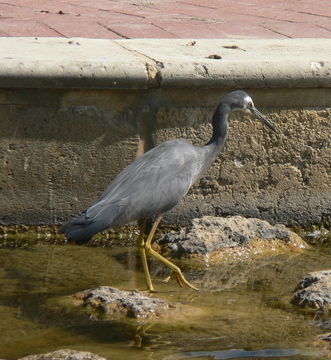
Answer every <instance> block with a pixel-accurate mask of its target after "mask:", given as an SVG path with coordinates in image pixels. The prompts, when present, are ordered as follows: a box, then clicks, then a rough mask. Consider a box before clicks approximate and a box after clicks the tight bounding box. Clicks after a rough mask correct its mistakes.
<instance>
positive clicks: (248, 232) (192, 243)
mask: <svg viewBox="0 0 331 360" xmlns="http://www.w3.org/2000/svg"><path fill="white" fill-rule="evenodd" d="M158 244H159V245H160V246H161V248H162V251H164V252H167V253H168V254H170V255H172V256H173V257H182V256H187V255H188V256H195V255H208V256H209V255H210V256H217V257H218V260H222V259H226V258H229V257H231V256H235V257H237V256H238V255H239V256H244V257H254V255H257V254H266V253H268V252H269V253H270V252H272V253H276V252H277V251H280V252H284V251H289V250H290V251H293V250H302V249H305V248H307V247H308V245H307V244H306V243H305V241H304V240H302V239H301V238H300V237H299V236H298V235H297V234H295V233H294V232H292V231H290V230H288V229H287V228H286V227H285V226H284V225H280V224H278V225H271V224H269V223H268V222H267V221H264V220H260V219H254V218H252V219H247V218H244V217H242V216H232V217H228V218H221V217H212V216H204V217H202V218H198V219H194V220H193V221H192V225H191V226H190V227H188V228H183V229H181V230H180V231H179V232H170V233H168V234H166V235H164V236H163V237H162V238H161V239H160V240H159V241H158Z"/></svg>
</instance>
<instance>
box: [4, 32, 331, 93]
mask: <svg viewBox="0 0 331 360" xmlns="http://www.w3.org/2000/svg"><path fill="white" fill-rule="evenodd" d="M0 48H1V49H2V51H1V55H0V87H2V88H96V89H97V88H102V89H149V88H159V87H161V88H162V87H197V88H212V87H214V88H215V87H224V88H238V87H244V88H248V87H250V88H263V87H287V88H299V87H303V88H305V87H325V88H329V87H331V59H330V56H329V55H330V54H331V39H273V40H270V39H249V40H233V39H214V40H212V39H207V40H206V39H196V40H194V41H192V39H171V40H170V39H132V40H104V39H83V38H73V39H65V38H32V37H31V38H29V37H27V38H0ZM215 55H217V56H215ZM218 56H219V57H221V58H219V59H215V58H214V57H218Z"/></svg>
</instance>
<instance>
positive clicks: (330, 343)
mask: <svg viewBox="0 0 331 360" xmlns="http://www.w3.org/2000/svg"><path fill="white" fill-rule="evenodd" d="M314 345H315V346H323V350H324V351H325V356H326V357H327V358H331V332H330V333H326V334H320V335H318V336H316V338H315V341H314Z"/></svg>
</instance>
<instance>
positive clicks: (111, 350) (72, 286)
mask: <svg viewBox="0 0 331 360" xmlns="http://www.w3.org/2000/svg"><path fill="white" fill-rule="evenodd" d="M0 259H1V263H0V286H1V293H0V319H1V321H0V330H1V337H0V358H5V359H17V358H18V357H22V356H24V355H28V354H33V353H42V352H50V351H54V350H57V349H61V348H62V349H63V348H70V349H74V350H82V351H90V352H94V353H96V354H98V355H100V356H104V357H106V358H108V359H120V358H123V359H131V358H132V359H138V360H139V359H167V360H170V359H174V360H177V359H296V360H298V359H309V360H313V359H321V358H323V357H322V355H321V353H320V349H319V348H315V347H313V346H312V342H313V338H314V336H315V335H317V334H319V333H322V332H326V330H327V329H326V330H322V329H321V328H319V327H318V326H316V325H317V323H318V324H320V325H321V324H323V318H322V319H320V318H318V316H317V315H316V314H315V315H311V314H308V313H305V312H302V311H300V310H297V309H296V308H295V307H293V306H291V305H290V304H289V299H290V296H291V294H292V292H293V290H294V288H295V286H296V284H297V282H298V280H299V279H300V277H301V276H302V275H304V274H306V273H307V272H310V271H315V270H321V269H328V268H330V264H331V251H330V249H329V250H328V249H322V251H321V249H317V248H315V249H313V250H311V251H306V252H304V253H297V254H293V255H286V256H285V255H284V256H283V255H278V256H274V257H272V258H268V259H264V260H260V261H255V262H254V263H239V264H238V263H237V264H231V265H227V266H219V267H218V268H210V267H208V266H207V265H208V264H206V268H205V269H199V270H197V269H189V268H187V267H185V268H184V273H185V274H186V275H187V277H188V279H189V280H190V281H192V282H193V283H194V284H196V285H198V286H199V287H200V288H201V291H200V292H195V291H192V290H190V289H180V288H179V287H178V286H177V284H176V282H175V281H174V280H172V281H170V282H169V283H167V284H164V283H163V282H162V279H164V278H165V277H166V275H167V272H166V271H164V269H163V268H162V267H161V266H160V265H159V264H157V263H153V279H154V283H155V284H154V285H155V287H156V288H157V290H159V293H158V294H156V295H157V296H159V297H162V298H165V299H168V300H169V301H174V302H176V301H179V302H182V303H184V304H189V305H190V306H192V307H193V309H195V308H196V309H197V310H199V311H200V312H199V311H197V313H196V314H195V313H194V311H193V312H191V313H188V314H183V317H181V318H178V319H176V320H173V321H159V322H158V321H147V320H141V321H135V320H125V321H118V320H116V321H115V320H114V321H111V320H109V321H104V322H103V321H94V320H91V319H89V318H88V317H87V316H84V315H82V314H80V313H76V312H74V311H72V309H71V308H70V307H65V306H61V305H60V304H59V303H58V302H57V299H58V298H59V297H63V296H66V295H70V294H73V293H75V292H77V291H80V290H84V289H88V288H92V287H96V286H99V285H109V286H114V287H118V288H120V289H126V290H130V289H144V287H145V284H144V276H143V273H142V269H141V267H140V264H139V260H137V258H136V250H135V248H134V247H132V246H119V245H117V246H112V247H109V248H97V247H86V246H75V245H27V246H26V247H24V248H3V249H0ZM198 314H200V315H198ZM201 314H203V315H201ZM329 331H330V329H329Z"/></svg>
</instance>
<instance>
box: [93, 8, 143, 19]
mask: <svg viewBox="0 0 331 360" xmlns="http://www.w3.org/2000/svg"><path fill="white" fill-rule="evenodd" d="M98 11H106V12H113V13H115V14H122V15H127V16H133V17H138V18H141V19H146V16H143V15H137V14H129V13H126V12H124V11H118V10H108V9H98Z"/></svg>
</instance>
